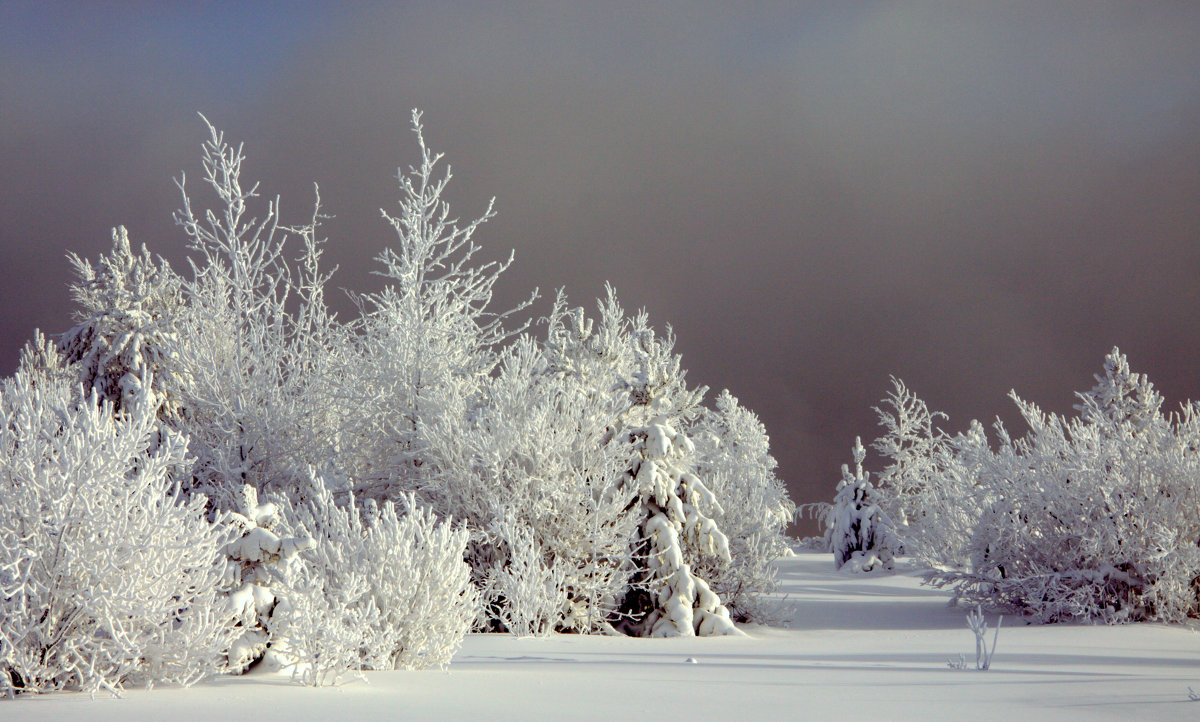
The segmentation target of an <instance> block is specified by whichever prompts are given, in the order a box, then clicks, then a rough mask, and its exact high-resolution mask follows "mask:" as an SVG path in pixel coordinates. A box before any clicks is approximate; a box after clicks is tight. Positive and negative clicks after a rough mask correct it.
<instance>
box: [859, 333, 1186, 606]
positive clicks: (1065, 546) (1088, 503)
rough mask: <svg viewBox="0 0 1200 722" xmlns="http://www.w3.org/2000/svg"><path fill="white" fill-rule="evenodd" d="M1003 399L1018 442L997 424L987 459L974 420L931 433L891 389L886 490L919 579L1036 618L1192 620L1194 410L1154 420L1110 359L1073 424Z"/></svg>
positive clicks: (900, 390)
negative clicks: (902, 519) (922, 571)
mask: <svg viewBox="0 0 1200 722" xmlns="http://www.w3.org/2000/svg"><path fill="white" fill-rule="evenodd" d="M1010 396H1011V398H1012V399H1013V401H1014V402H1015V403H1016V404H1017V409H1018V411H1019V412H1020V414H1021V416H1022V418H1023V420H1024V422H1025V424H1026V425H1027V426H1028V432H1027V433H1026V434H1025V435H1024V436H1022V437H1016V438H1015V437H1013V436H1012V435H1011V434H1010V433H1009V432H1008V430H1007V429H1006V428H1005V427H1004V426H1003V425H1002V424H1000V423H998V422H997V424H996V434H997V440H996V442H995V443H996V448H995V449H994V450H993V449H992V448H989V444H988V440H987V438H986V436H985V434H984V430H983V427H982V425H980V424H979V423H978V422H972V423H971V425H970V427H969V429H968V431H967V432H966V433H965V434H957V435H954V436H949V435H946V434H943V433H942V432H940V431H933V430H932V429H931V426H930V424H929V423H928V422H929V419H931V418H932V417H933V416H935V415H932V414H929V413H928V411H927V410H926V409H925V407H924V404H922V403H920V402H919V401H917V400H916V399H915V397H912V396H911V395H910V394H908V392H907V390H906V389H904V387H903V385H902V384H899V382H897V391H896V393H895V394H893V396H892V397H891V405H892V408H893V409H894V410H896V412H897V413H896V414H895V415H887V414H882V413H881V419H883V420H884V424H885V427H887V428H888V435H887V436H885V437H884V440H883V441H882V442H881V443H877V448H879V449H880V450H881V451H883V452H884V453H885V454H887V455H888V456H889V458H891V459H892V462H893V463H892V465H891V466H890V467H889V469H888V470H886V471H885V472H884V474H883V476H884V477H885V478H886V479H887V481H888V487H886V489H887V490H888V491H891V492H894V493H895V495H894V496H893V497H892V499H891V501H892V503H894V504H896V505H898V506H902V507H903V508H905V509H906V510H907V511H906V515H907V517H908V524H907V526H906V527H905V532H906V533H907V534H908V536H907V538H906V539H905V541H906V542H909V541H911V542H912V543H914V544H915V548H913V549H911V550H910V551H911V552H912V553H913V554H914V555H915V556H916V557H917V558H918V559H919V560H920V561H922V562H923V563H924V564H926V565H927V566H928V567H929V568H930V572H929V576H928V578H929V581H930V582H931V583H933V584H935V585H937V586H949V587H951V588H953V589H954V592H955V596H956V599H961V600H963V601H966V602H968V603H970V604H981V605H984V606H1001V607H1008V608H1012V609H1016V610H1018V611H1020V612H1022V613H1024V614H1026V615H1028V616H1030V617H1031V618H1033V619H1034V620H1036V621H1043V622H1052V621H1060V620H1067V619H1083V620H1094V621H1103V622H1109V623H1113V622H1124V621H1137V620H1146V619H1151V620H1164V621H1177V620H1182V619H1185V618H1187V617H1189V616H1193V615H1195V614H1197V613H1200V600H1198V598H1197V583H1196V580H1197V579H1200V547H1198V546H1197V541H1196V540H1197V539H1200V511H1197V510H1198V509H1200V483H1198V482H1197V480H1198V479H1200V451H1198V450H1200V407H1198V406H1197V404H1196V403H1195V402H1189V403H1188V404H1186V405H1185V406H1184V407H1183V408H1182V409H1181V411H1180V412H1178V413H1175V414H1170V415H1168V414H1165V413H1164V412H1163V411H1162V409H1161V406H1162V397H1161V396H1160V395H1159V394H1158V393H1157V392H1156V391H1155V390H1154V388H1153V385H1152V384H1151V383H1150V382H1149V381H1148V380H1147V379H1146V378H1145V376H1143V375H1141V374H1136V373H1133V372H1132V371H1130V368H1129V364H1128V362H1127V360H1126V358H1125V357H1124V356H1123V355H1122V354H1121V353H1120V351H1119V350H1118V349H1113V351H1112V352H1111V353H1110V354H1109V355H1108V356H1107V357H1106V358H1105V362H1104V373H1103V374H1097V375H1096V385H1095V386H1094V387H1093V388H1092V389H1091V390H1090V391H1088V392H1086V393H1080V394H1077V396H1078V398H1079V401H1080V403H1079V405H1078V406H1077V407H1076V409H1077V411H1078V412H1079V413H1078V415H1077V416H1070V417H1068V416H1060V415H1058V414H1047V413H1045V412H1043V411H1042V410H1041V409H1039V408H1038V407H1037V406H1036V405H1035V404H1033V403H1031V402H1028V401H1024V400H1022V399H1020V398H1019V397H1018V396H1017V395H1016V394H1015V393H1012V394H1010ZM905 419H907V421H906V420H905ZM897 490H903V491H901V492H899V493H896V492H897ZM914 510H915V511H914Z"/></svg>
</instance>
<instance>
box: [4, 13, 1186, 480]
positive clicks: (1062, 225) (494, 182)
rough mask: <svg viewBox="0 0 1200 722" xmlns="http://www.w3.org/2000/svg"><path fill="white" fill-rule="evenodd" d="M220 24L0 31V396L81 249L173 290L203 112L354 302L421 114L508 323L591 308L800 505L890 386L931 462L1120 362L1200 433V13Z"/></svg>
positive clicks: (261, 18)
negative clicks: (1186, 405) (527, 314)
mask: <svg viewBox="0 0 1200 722" xmlns="http://www.w3.org/2000/svg"><path fill="white" fill-rule="evenodd" d="M240 5H241V4H239V3H228V4H222V3H196V2H189V3H171V2H160V3H149V2H148V3H112V4H109V5H108V6H107V7H105V8H104V9H95V8H93V7H91V6H85V4H83V3H64V4H56V3H49V2H41V3H21V2H7V3H5V4H4V5H2V6H0V188H2V189H3V193H2V194H0V218H2V219H3V223H0V308H3V309H4V310H3V312H2V313H0V366H2V368H0V371H3V372H4V373H10V372H11V371H12V369H13V368H14V367H15V364H16V358H17V352H18V349H19V347H20V345H21V344H22V343H23V342H24V340H26V339H27V338H29V337H30V335H31V334H32V331H33V329H34V328H35V327H40V328H42V329H43V330H45V331H47V332H59V331H62V330H64V329H65V328H66V327H67V326H68V325H69V323H70V318H69V314H70V308H71V306H70V300H69V297H68V292H67V288H66V284H67V282H68V280H69V279H70V273H69V266H68V264H67V262H66V260H65V254H66V252H67V251H68V250H75V251H77V252H80V253H82V254H85V255H87V256H90V257H94V256H96V255H97V254H98V253H100V252H102V251H103V250H105V249H106V248H107V246H108V243H109V241H108V238H109V229H110V228H111V227H112V226H114V225H117V224H124V225H125V226H127V227H128V228H129V231H130V235H131V237H132V238H133V239H134V241H135V242H144V243H146V244H147V245H148V246H149V247H150V249H151V250H152V251H154V252H156V253H160V254H163V255H165V256H167V257H168V258H169V259H171V260H172V261H173V262H174V263H175V264H176V267H177V268H182V266H181V260H182V258H183V250H182V236H181V234H180V233H179V231H178V230H177V229H176V228H174V227H173V225H172V223H171V220H170V213H171V211H172V210H173V209H175V208H176V207H178V198H177V194H176V192H175V189H174V186H173V185H172V183H171V178H172V177H173V176H175V175H177V174H178V172H179V171H180V170H186V171H188V172H189V174H190V175H192V176H193V177H195V176H196V175H197V173H198V160H197V158H198V150H199V145H200V143H201V141H202V138H203V127H202V125H201V122H200V121H199V119H198V118H197V116H196V113H197V112H203V113H204V114H205V115H206V116H207V117H208V118H210V119H211V120H212V121H213V122H214V123H215V124H216V125H217V126H218V127H221V128H223V129H224V130H225V131H226V132H227V133H228V135H229V136H230V137H231V138H234V139H238V140H242V141H245V143H246V149H247V152H248V156H249V160H248V172H249V174H250V175H251V176H253V177H256V178H260V179H261V180H262V181H263V188H264V190H266V191H268V192H270V193H279V194H281V195H282V196H283V199H284V215H285V219H286V218H287V217H288V216H289V215H290V217H291V218H292V219H293V220H295V221H301V220H304V219H305V218H306V215H305V214H306V212H307V211H308V210H309V205H310V203H311V198H312V183H313V182H314V181H315V182H318V183H319V184H320V186H321V194H322V199H323V201H324V205H325V210H326V211H328V212H330V213H333V214H335V215H336V218H335V219H333V220H332V221H330V223H329V224H328V226H327V229H326V230H327V231H328V235H329V237H330V250H329V258H330V259H331V260H332V261H333V262H335V263H338V264H340V265H341V268H342V270H341V271H340V272H339V274H338V276H337V277H336V278H335V283H336V284H338V285H341V286H345V287H348V288H353V289H356V290H368V289H372V288H376V287H377V286H378V283H379V280H378V279H377V278H375V277H372V276H371V275H369V271H370V270H371V268H372V264H371V258H373V257H374V255H375V254H376V253H377V252H378V251H379V249H380V248H382V247H383V245H384V244H386V243H388V242H389V241H390V240H391V235H390V233H391V232H390V230H389V229H388V227H387V226H386V225H385V224H384V223H383V222H382V221H381V220H380V219H379V217H378V216H379V213H378V209H379V208H380V207H387V208H392V207H394V203H395V199H396V193H395V185H394V180H393V178H394V173H395V169H396V167H397V166H400V165H407V164H408V163H410V162H412V161H413V159H414V148H413V144H412V142H411V138H410V136H409V134H408V133H407V130H406V129H407V123H408V111H409V109H410V108H412V107H420V108H423V109H424V110H425V113H426V115H425V121H426V129H427V130H426V135H427V138H428V139H429V141H430V143H431V145H432V146H434V147H435V148H436V149H438V150H442V151H445V152H446V153H447V157H448V158H449V160H450V162H451V163H452V165H453V166H454V169H455V175H456V180H455V182H454V184H453V185H452V186H451V191H450V200H451V203H452V205H453V207H454V210H455V211H456V212H457V213H458V214H459V215H460V216H462V217H464V218H465V217H473V215H475V214H478V213H479V212H481V211H482V210H483V208H484V206H485V204H486V202H487V199H488V198H489V197H490V196H493V195H494V196H496V198H497V203H496V210H497V212H498V214H499V215H498V217H497V218H496V219H495V220H494V221H492V222H490V223H488V224H487V225H486V226H485V227H484V228H483V229H482V230H481V232H480V235H479V240H480V242H481V243H482V244H483V245H484V246H485V247H486V249H487V250H488V252H489V253H491V254H492V255H493V256H495V257H499V256H502V255H504V254H506V253H507V251H508V250H509V249H515V251H516V256H517V259H516V263H515V264H514V266H513V268H512V269H511V270H510V272H509V273H508V275H507V276H506V277H505V279H504V281H503V287H502V288H501V292H500V295H501V298H500V299H499V300H500V302H501V304H503V303H504V302H512V301H515V300H516V299H517V298H519V297H521V296H523V295H524V294H525V293H526V292H527V290H528V289H530V288H532V287H534V286H538V287H541V288H542V289H543V292H544V293H546V292H548V293H550V294H552V292H553V289H554V288H557V287H559V286H566V288H567V291H568V292H569V293H570V295H571V297H572V299H573V300H574V301H575V302H576V303H581V304H585V305H588V306H591V305H592V303H593V301H592V299H594V298H595V297H597V296H598V295H599V294H600V293H601V292H602V289H603V284H604V282H605V281H606V280H607V281H610V282H612V283H613V284H614V285H615V287H616V289H617V291H618V293H619V295H620V297H621V298H622V300H623V302H624V303H625V305H626V306H627V307H629V308H631V309H633V308H637V307H643V306H644V307H646V308H647V309H648V310H649V311H650V313H651V318H652V319H653V320H654V322H655V324H656V325H658V326H660V327H661V326H664V325H666V324H668V323H669V324H671V325H672V326H673V327H674V329H675V331H676V333H677V335H678V337H679V342H678V350H679V351H681V352H682V353H683V355H684V366H685V367H686V368H688V369H689V370H690V373H689V379H690V380H691V381H692V382H693V383H701V384H706V385H709V386H711V387H712V388H713V389H714V391H715V390H719V389H720V388H724V387H728V388H729V389H730V390H731V391H732V392H733V393H734V394H735V395H736V396H738V397H739V398H740V399H741V400H742V401H743V403H745V404H746V405H747V406H749V407H751V408H753V409H755V410H756V411H757V412H758V413H759V415H760V416H761V417H762V419H763V421H764V422H765V423H766V425H767V429H768V431H769V432H770V434H771V438H772V442H773V443H772V447H773V450H774V453H775V455H776V457H777V458H778V459H779V461H780V466H781V475H782V477H783V478H784V479H785V480H786V481H787V482H788V484H789V486H790V488H791V489H792V491H793V496H794V498H795V499H796V500H797V501H798V502H806V501H815V500H818V499H828V498H830V497H831V496H832V493H833V488H834V484H835V483H836V481H837V479H838V468H839V466H840V464H842V463H843V462H844V461H846V460H848V457H849V448H850V446H851V444H852V443H853V441H854V436H855V435H862V436H864V437H866V438H865V440H866V439H869V438H872V437H873V436H874V435H875V434H876V428H875V426H874V420H873V414H872V412H871V410H870V407H871V406H872V405H873V404H874V403H877V401H878V399H879V398H880V397H881V396H882V395H883V394H884V393H885V392H886V391H887V389H888V375H889V374H895V375H897V376H899V377H901V378H903V379H904V380H905V381H906V382H908V384H909V385H910V387H912V388H913V389H914V390H915V391H916V392H917V393H918V394H919V395H921V396H922V397H923V398H925V399H926V400H927V401H928V402H929V403H930V404H931V406H933V407H935V408H940V409H942V410H944V411H947V412H948V413H949V414H950V416H951V419H950V421H949V423H948V424H947V428H951V429H960V428H963V427H965V425H966V423H967V421H968V420H969V419H970V418H976V417H977V418H981V419H984V420H988V419H991V418H993V417H994V416H995V415H996V414H997V413H1003V414H1005V415H1006V418H1011V414H1010V413H1009V407H1010V404H1009V403H1008V402H1007V400H1006V399H1005V398H1004V394H1005V393H1006V392H1007V391H1008V390H1009V389H1010V388H1015V389H1016V390H1017V391H1018V392H1019V393H1021V394H1022V395H1023V396H1025V397H1027V398H1030V399H1033V400H1035V401H1038V402H1039V403H1042V404H1043V405H1044V406H1045V407H1047V408H1049V409H1053V410H1060V411H1065V410H1069V408H1070V404H1071V401H1072V396H1071V394H1072V392H1073V391H1075V390H1080V389H1086V388H1088V387H1090V385H1091V383H1092V380H1091V374H1092V373H1094V372H1095V371H1097V370H1098V369H1099V368H1100V364H1101V362H1102V359H1103V356H1104V354H1105V353H1106V352H1107V351H1108V350H1109V349H1110V348H1111V347H1112V346H1114V345H1118V346H1120V347H1121V348H1122V350H1123V351H1125V352H1126V353H1127V354H1128V355H1129V357H1130V362H1131V364H1132V365H1133V366H1134V368H1135V370H1140V371H1144V372H1146V373H1148V374H1149V375H1150V377H1151V379H1152V380H1153V381H1155V383H1156V384H1157V385H1158V387H1159V388H1160V389H1161V390H1162V391H1163V392H1164V393H1165V394H1166V396H1167V398H1168V401H1169V402H1170V403H1171V404H1175V403H1177V402H1181V401H1183V400H1184V399H1187V398H1200V376H1198V375H1197V373H1196V368H1197V359H1198V358H1200V333H1198V331H1200V273H1198V272H1200V42H1197V40H1196V39H1197V38H1198V37H1200V4H1195V3H1180V2H1158V3H1155V2H1139V3H1109V2H1102V1H1100V0H1093V1H1089V2H1078V3H1053V4H1047V3H1005V2H986V3H984V2H979V3H965V2H955V3H918V2H899V3H870V2H862V3H827V2H809V3H805V2H780V3H737V4H736V6H737V7H736V9H734V8H733V7H730V6H731V5H735V4H729V3H689V4H686V5H685V4H679V3H670V2H667V3H653V4H647V3H628V4H612V3H584V2H578V3H560V2H545V3H520V4H509V5H507V7H506V8H505V9H504V10H500V9H497V8H496V7H494V5H496V4H493V3H482V2H479V3H442V2H429V3H407V4H404V6H403V7H402V8H399V9H397V8H394V7H389V5H390V4H382V3H381V4H378V5H375V4H370V3H362V4H353V7H352V8H349V9H347V8H342V7H337V6H335V5H334V4H330V5H327V6H323V5H321V4H316V3H279V4H278V5H275V6H272V5H269V4H255V8H256V9H254V10H252V11H246V10H244V9H241V8H240ZM338 5H340V4H338ZM346 5H350V4H346ZM645 5H652V7H650V8H647V7H644V6H645ZM546 308H548V301H543V303H542V305H541V306H540V307H539V309H538V311H539V312H544V311H545V310H546Z"/></svg>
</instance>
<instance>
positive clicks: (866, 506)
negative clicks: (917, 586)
mask: <svg viewBox="0 0 1200 722" xmlns="http://www.w3.org/2000/svg"><path fill="white" fill-rule="evenodd" d="M853 453H854V473H853V474H852V473H850V467H849V466H848V465H846V464H843V465H842V480H841V482H839V483H838V491H837V495H836V496H835V497H834V499H833V508H832V509H831V510H830V512H829V515H828V516H827V517H826V524H827V526H826V528H825V538H826V540H827V541H828V544H829V547H830V549H832V550H833V565H834V567H835V568H837V569H843V568H848V569H851V570H853V571H856V572H871V571H876V570H879V569H883V570H886V571H891V570H892V569H893V567H894V562H893V560H894V559H895V557H896V555H897V554H903V553H904V546H903V544H902V542H901V541H900V538H899V537H898V536H897V535H896V529H895V527H894V526H893V525H892V521H891V519H889V518H888V516H887V514H885V513H884V511H883V510H882V509H881V508H880V507H879V505H878V504H877V503H876V501H875V489H874V487H873V486H871V481H870V475H869V474H868V473H867V472H866V471H864V470H863V465H862V463H863V459H865V458H866V453H867V452H866V450H865V449H863V445H862V439H861V438H856V439H855V440H854V449H853Z"/></svg>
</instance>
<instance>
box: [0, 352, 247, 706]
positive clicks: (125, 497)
mask: <svg viewBox="0 0 1200 722" xmlns="http://www.w3.org/2000/svg"><path fill="white" fill-rule="evenodd" d="M36 343H37V345H38V346H39V348H37V349H34V350H31V351H30V352H28V353H27V354H26V356H25V357H26V358H27V359H29V358H33V357H38V358H41V359H43V360H50V359H54V357H55V355H56V352H55V350H54V349H53V348H52V347H51V346H49V345H48V344H46V343H45V341H44V340H43V339H41V338H40V337H39V339H38V340H37V342H36ZM56 366H57V364H55V363H46V364H45V366H44V367H43V368H45V369H49V370H50V372H49V373H44V372H42V371H41V370H39V369H37V368H31V367H30V366H29V365H23V366H22V368H20V369H19V370H18V371H17V373H16V375H15V376H13V377H12V378H10V379H7V380H6V381H4V383H3V385H2V387H0V509H3V513H2V514H0V692H3V693H6V694H8V695H13V694H16V693H25V692H48V691H53V690H62V689H74V690H85V691H91V692H95V691H97V690H100V689H105V690H109V691H111V692H113V693H117V692H118V691H119V690H120V689H121V688H122V687H123V686H125V685H127V684H146V685H151V684H155V683H173V684H190V683H192V682H195V681H197V680H199V679H201V678H203V677H205V676H208V675H211V674H214V673H216V672H218V671H219V670H220V669H221V668H222V665H223V660H224V658H225V651H226V650H227V649H228V648H229V645H230V643H231V642H232V641H233V640H234V638H235V637H236V636H237V634H238V632H237V629H236V628H235V626H234V620H233V617H232V615H230V614H227V613H226V611H225V610H226V608H225V605H224V600H223V594H222V592H221V591H220V586H221V582H222V577H223V574H224V557H223V555H222V548H223V547H224V545H225V543H226V542H227V541H228V540H229V531H228V526H227V525H225V524H224V523H222V520H220V519H218V520H217V523H210V522H209V521H208V520H207V519H206V518H205V513H204V506H205V500H204V499H203V498H202V497H192V498H187V497H185V496H184V495H183V494H182V493H181V491H180V480H181V477H183V476H185V475H186V473H187V469H188V466H189V464H190V460H189V459H188V458H187V457H186V449H187V443H186V440H185V439H183V438H182V437H181V436H179V435H178V434H171V433H167V434H161V433H160V430H159V428H158V420H157V417H156V413H157V411H158V408H157V406H156V405H155V404H153V403H151V401H150V399H147V398H145V397H144V396H143V395H144V394H146V390H147V389H150V388H152V387H153V380H152V379H151V378H150V375H149V371H148V370H146V369H143V375H142V376H141V378H140V381H141V383H140V385H138V386H137V387H133V386H130V387H129V388H130V389H131V391H130V392H129V394H128V395H126V396H125V397H124V400H125V405H124V409H123V411H122V413H116V412H115V411H114V408H113V403H112V402H110V401H101V400H100V399H99V397H98V394H97V393H96V392H94V391H93V392H90V393H89V394H88V395H87V396H81V395H80V393H79V388H78V387H77V386H75V385H74V384H73V383H71V382H69V381H68V380H67V379H66V378H64V376H65V375H66V374H74V373H78V372H77V371H76V370H75V369H70V368H68V369H67V370H66V373H62V372H59V371H58V369H56V368H55V367H56ZM135 388H136V389H140V391H137V390H132V389H135Z"/></svg>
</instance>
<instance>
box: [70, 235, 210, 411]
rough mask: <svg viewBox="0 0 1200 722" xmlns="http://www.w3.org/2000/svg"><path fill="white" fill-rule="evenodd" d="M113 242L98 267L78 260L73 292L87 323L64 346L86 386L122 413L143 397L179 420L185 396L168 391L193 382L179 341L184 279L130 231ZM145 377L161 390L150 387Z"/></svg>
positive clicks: (81, 322)
mask: <svg viewBox="0 0 1200 722" xmlns="http://www.w3.org/2000/svg"><path fill="white" fill-rule="evenodd" d="M112 241H113V245H112V251H111V252H110V253H109V254H108V255H104V256H101V257H100V258H99V260H98V262H97V264H96V265H95V266H94V267H93V266H92V264H91V262H90V261H87V260H84V259H82V258H80V257H79V256H77V255H75V254H73V253H72V254H71V255H70V260H71V265H73V266H74V267H75V273H76V275H77V276H78V280H76V282H75V283H74V284H73V285H72V286H71V290H72V293H73V295H74V297H75V301H76V303H77V304H78V305H79V311H78V320H79V323H78V325H76V326H74V327H72V328H71V329H70V330H68V331H67V332H66V333H64V334H63V335H62V338H61V340H60V342H59V349H60V351H61V353H62V356H63V360H64V361H65V362H66V363H68V364H75V366H73V368H75V369H76V370H77V371H78V376H79V382H80V383H82V384H83V387H84V388H85V389H95V390H96V391H97V392H98V393H99V394H100V398H102V399H105V400H107V401H111V402H112V404H113V406H114V408H116V409H117V410H120V409H122V408H124V407H125V406H127V405H128V403H129V401H130V399H131V398H133V397H137V398H143V399H145V400H147V401H149V402H150V403H152V404H156V405H157V406H158V408H159V414H160V415H162V416H164V417H168V418H171V417H174V416H176V415H177V414H178V411H179V408H178V405H179V403H180V398H179V395H178V394H171V393H166V392H165V391H164V389H165V388H168V387H176V388H179V387H181V386H184V385H186V381H185V380H184V379H182V378H179V376H180V375H181V374H186V370H185V369H184V368H182V366H181V365H180V364H179V363H178V361H177V360H176V358H175V354H176V350H177V348H178V341H179V339H178V335H177V334H176V330H175V327H174V325H173V324H174V323H175V322H176V321H177V318H178V315H179V313H180V311H181V310H182V306H183V297H182V293H181V288H180V279H179V277H178V276H176V275H175V273H174V272H172V271H171V269H170V267H169V266H168V265H167V263H166V261H163V260H162V259H159V260H157V261H156V260H155V259H153V258H152V257H151V256H150V252H149V251H147V250H146V247H145V246H143V247H142V250H141V253H137V254H135V253H134V252H133V250H132V248H131V247H130V244H129V234H128V233H127V232H126V230H125V228H124V227H123V226H121V227H118V228H114V229H113V233H112ZM143 377H146V378H150V379H152V380H153V382H154V385H155V388H154V389H142V388H141V383H142V379H143ZM168 382H169V383H168Z"/></svg>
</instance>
